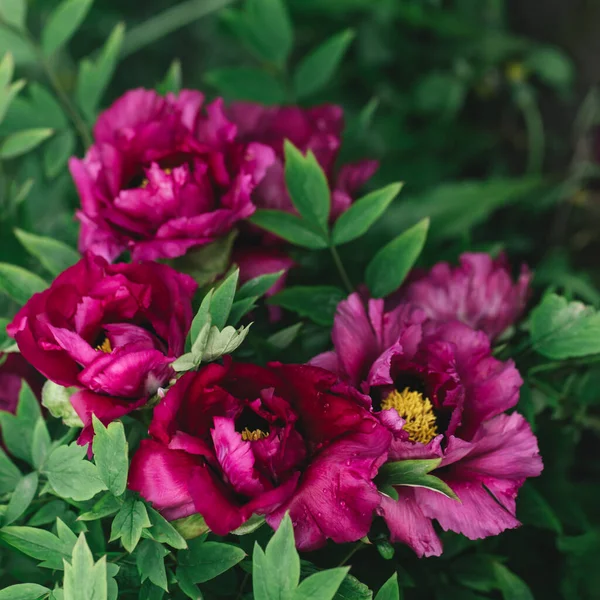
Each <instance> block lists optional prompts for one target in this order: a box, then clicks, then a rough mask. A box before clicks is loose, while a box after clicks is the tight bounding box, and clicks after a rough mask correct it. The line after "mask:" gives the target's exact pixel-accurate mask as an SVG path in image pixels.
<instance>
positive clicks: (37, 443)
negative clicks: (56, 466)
mask: <svg viewBox="0 0 600 600" xmlns="http://www.w3.org/2000/svg"><path fill="white" fill-rule="evenodd" d="M51 444H52V440H51V439H50V433H48V428H47V427H46V422H45V421H44V419H43V418H41V417H40V418H39V419H38V420H37V423H36V424H35V427H34V429H33V439H32V441H31V460H32V463H33V466H34V467H35V468H36V469H38V471H39V470H40V469H41V468H42V467H43V466H44V463H45V462H46V458H47V457H48V453H49V452H50V446H51Z"/></svg>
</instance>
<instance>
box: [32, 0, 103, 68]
mask: <svg viewBox="0 0 600 600" xmlns="http://www.w3.org/2000/svg"><path fill="white" fill-rule="evenodd" d="M92 2H93V0H63V2H61V3H60V4H59V5H58V6H57V7H56V8H55V9H54V10H53V11H52V12H51V13H50V15H49V17H48V20H47V21H46V25H45V26H44V28H43V30H42V51H43V52H44V55H45V56H47V57H49V56H51V55H52V54H54V52H56V51H57V50H58V49H59V48H60V47H61V46H64V45H65V44H66V43H67V42H68V41H69V40H70V39H71V38H72V37H73V35H74V34H75V32H76V31H77V30H78V29H79V26H80V25H81V23H82V22H83V20H84V19H85V17H86V15H87V13H88V11H89V10H90V8H91V6H92Z"/></svg>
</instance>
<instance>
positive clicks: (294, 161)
mask: <svg viewBox="0 0 600 600" xmlns="http://www.w3.org/2000/svg"><path fill="white" fill-rule="evenodd" d="M283 150H284V154H285V182H286V185H287V190H288V193H289V195H290V198H291V199H292V203H293V204H294V206H295V207H296V209H297V210H298V212H299V213H300V216H301V217H302V218H303V219H304V220H305V221H306V222H307V223H308V224H310V225H312V226H314V227H315V228H316V229H317V231H319V232H321V233H322V234H323V236H324V239H325V240H327V222H328V220H329V213H330V210H331V198H330V192H329V184H328V183H327V176H326V175H325V173H324V171H323V169H322V168H321V165H319V163H318V161H317V159H316V158H315V155H314V154H313V153H312V152H311V151H310V150H309V151H308V152H307V153H306V156H304V155H303V154H302V152H300V150H298V148H296V147H295V146H294V144H292V143H291V142H290V141H289V140H285V142H284V144H283Z"/></svg>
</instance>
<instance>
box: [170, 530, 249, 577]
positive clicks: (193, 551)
mask: <svg viewBox="0 0 600 600" xmlns="http://www.w3.org/2000/svg"><path fill="white" fill-rule="evenodd" d="M245 556H246V553H245V552H244V551H243V550H242V549H241V548H237V547H236V546H231V545H229V544H221V543H219V542H204V541H202V540H195V541H193V542H190V547H189V550H183V551H181V552H180V553H179V554H178V555H177V557H178V565H179V567H180V568H181V569H182V570H183V571H184V572H185V574H186V575H187V576H188V578H189V580H190V581H191V582H192V583H204V582H205V581H210V580H211V579H214V578H215V577H217V576H218V575H220V574H221V573H225V571H228V570H229V569H231V568H232V567H233V566H235V565H237V564H238V563H239V562H240V561H241V560H243V558H244V557H245Z"/></svg>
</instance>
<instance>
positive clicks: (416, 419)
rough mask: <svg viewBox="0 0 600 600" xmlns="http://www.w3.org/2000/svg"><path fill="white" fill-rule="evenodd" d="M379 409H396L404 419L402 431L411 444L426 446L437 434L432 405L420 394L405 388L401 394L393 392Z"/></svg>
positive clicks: (396, 391)
mask: <svg viewBox="0 0 600 600" xmlns="http://www.w3.org/2000/svg"><path fill="white" fill-rule="evenodd" d="M381 408H382V409H384V410H388V409H390V408H395V409H396V411H397V413H398V414H399V415H400V416H401V417H402V418H403V419H405V421H406V423H405V424H404V431H406V432H407V433H408V439H410V440H412V441H413V442H421V443H422V444H427V443H428V442H430V441H431V440H432V439H433V438H434V437H435V436H436V435H437V433H438V432H437V426H436V423H435V415H434V413H433V405H432V404H431V402H430V400H429V399H428V398H423V394H421V392H413V391H411V390H410V389H409V388H407V387H406V388H404V389H403V390H402V391H401V392H399V391H398V390H394V391H393V392H391V393H390V394H389V395H388V396H387V397H386V398H385V399H384V400H383V401H382V403H381Z"/></svg>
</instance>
